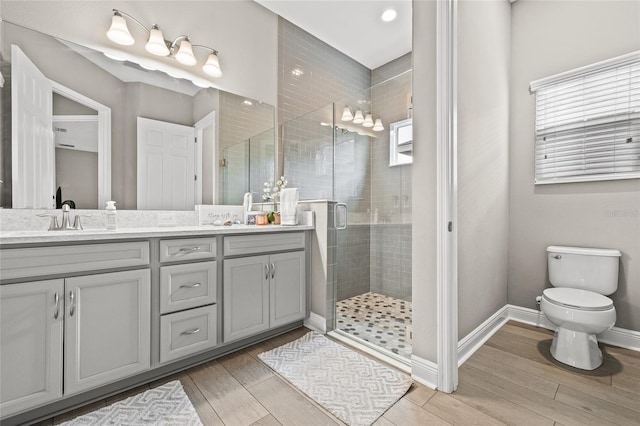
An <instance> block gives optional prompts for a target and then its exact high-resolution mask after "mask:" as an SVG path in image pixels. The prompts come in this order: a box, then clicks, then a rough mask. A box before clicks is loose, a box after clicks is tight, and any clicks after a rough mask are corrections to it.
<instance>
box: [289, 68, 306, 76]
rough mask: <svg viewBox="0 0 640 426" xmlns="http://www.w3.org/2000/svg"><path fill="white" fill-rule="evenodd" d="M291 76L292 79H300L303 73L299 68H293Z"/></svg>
mask: <svg viewBox="0 0 640 426" xmlns="http://www.w3.org/2000/svg"><path fill="white" fill-rule="evenodd" d="M291 74H292V75H293V76H294V77H300V76H301V75H302V74H304V71H302V70H301V69H300V68H294V69H292V70H291Z"/></svg>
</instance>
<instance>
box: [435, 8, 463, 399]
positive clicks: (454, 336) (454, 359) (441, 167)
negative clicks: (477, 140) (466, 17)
mask: <svg viewBox="0 0 640 426" xmlns="http://www.w3.org/2000/svg"><path fill="white" fill-rule="evenodd" d="M436 3H437V6H436V8H437V9H436V21H437V30H436V37H437V41H436V50H437V60H436V61H437V63H436V69H437V72H436V73H437V96H436V111H437V119H436V120H437V121H436V123H437V125H436V127H437V130H436V145H437V204H438V205H437V210H438V214H437V225H436V226H437V283H436V294H437V314H436V315H437V324H438V326H437V362H438V390H441V391H443V392H447V393H451V392H453V391H455V390H456V388H457V387H458V230H457V226H458V222H457V217H458V216H457V215H458V213H457V212H458V205H457V199H458V182H457V162H458V159H457V149H458V148H457V84H456V82H457V59H456V58H457V54H458V49H457V37H456V33H457V27H458V16H457V15H458V8H457V0H442V1H438V2H436Z"/></svg>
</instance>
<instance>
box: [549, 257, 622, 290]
mask: <svg viewBox="0 0 640 426" xmlns="http://www.w3.org/2000/svg"><path fill="white" fill-rule="evenodd" d="M620 256H622V253H620V250H613V249H596V248H584V247H564V246H549V247H547V265H548V268H549V281H550V282H551V285H553V286H554V287H570V288H579V289H582V290H589V291H593V292H596V293H600V294H604V295H609V294H611V293H613V292H615V291H616V290H617V289H618V269H619V259H620Z"/></svg>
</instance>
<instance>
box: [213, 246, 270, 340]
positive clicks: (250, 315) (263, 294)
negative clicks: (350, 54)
mask: <svg viewBox="0 0 640 426" xmlns="http://www.w3.org/2000/svg"><path fill="white" fill-rule="evenodd" d="M223 282H224V284H223V286H224V296H223V311H224V341H225V342H230V341H232V340H236V339H241V338H243V337H246V336H250V335H252V334H256V333H259V332H261V331H264V330H267V329H268V328H269V256H251V257H242V258H238V259H230V260H225V261H224V280H223Z"/></svg>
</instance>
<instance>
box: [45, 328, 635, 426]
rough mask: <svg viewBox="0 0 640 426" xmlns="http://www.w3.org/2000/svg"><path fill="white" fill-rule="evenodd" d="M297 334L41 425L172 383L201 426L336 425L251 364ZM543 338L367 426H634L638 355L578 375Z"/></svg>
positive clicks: (530, 335)
mask: <svg viewBox="0 0 640 426" xmlns="http://www.w3.org/2000/svg"><path fill="white" fill-rule="evenodd" d="M306 332H308V330H307V329H305V328H299V329H297V330H294V331H291V332H289V333H287V334H284V335H282V336H278V337H275V338H273V339H271V340H268V341H266V342H263V343H260V344H257V345H255V346H252V347H250V348H247V349H245V350H243V351H240V352H237V353H234V354H232V355H228V356H226V357H223V358H220V359H218V360H215V361H211V362H208V363H206V364H203V365H201V366H198V367H194V368H192V369H190V370H187V371H185V372H183V373H180V374H177V375H175V376H172V377H168V378H166V379H163V380H161V381H158V382H154V383H150V384H149V386H143V387H141V388H138V389H134V390H132V391H129V392H126V393H124V394H121V395H117V396H116V397H112V398H109V399H108V400H104V401H100V402H98V403H95V404H92V405H90V406H88V407H84V408H82V409H79V410H75V411H72V412H70V413H67V414H65V415H63V416H58V417H55V418H53V419H49V420H48V421H46V422H42V424H48V425H51V424H58V423H60V422H61V421H65V420H69V419H71V418H73V417H75V416H77V415H80V414H84V413H86V412H89V411H91V410H93V409H96V408H100V407H102V406H105V405H106V404H111V403H113V402H115V401H117V400H119V399H123V398H126V397H128V396H130V395H132V394H134V393H137V392H141V391H143V390H145V389H148V388H149V387H155V386H159V385H161V384H163V383H166V382H168V381H171V380H176V379H177V380H180V381H181V382H182V385H183V387H184V389H185V392H186V393H187V395H188V396H189V398H190V399H191V402H192V403H193V405H194V406H195V408H196V410H197V411H198V414H199V415H200V419H201V420H202V423H203V424H205V425H226V426H245V425H246V426H248V425H294V426H301V425H304V426H306V425H336V424H338V425H341V424H343V423H342V422H341V421H340V420H338V419H337V418H335V417H334V416H333V415H332V414H331V413H329V412H328V411H326V410H325V409H323V408H322V407H321V406H319V405H318V404H316V403H315V402H314V401H312V400H311V399H309V398H307V397H306V396H305V395H303V394H302V393H300V392H299V391H298V390H296V389H295V388H294V387H292V386H291V385H289V384H288V383H287V382H286V381H284V380H283V379H282V378H280V377H279V376H277V375H276V374H274V373H273V372H272V371H271V370H270V369H269V368H268V367H266V366H265V365H264V364H262V363H261V362H260V361H259V360H258V358H257V355H258V354H259V353H260V352H263V351H265V350H269V349H272V348H275V347H277V346H280V345H282V344H284V343H287V342H289V341H291V340H294V339H297V338H298V337H300V336H302V335H303V334H305V333H306ZM552 337H553V334H552V333H551V332H550V331H548V330H545V329H540V328H535V327H531V326H527V325H523V324H519V323H515V322H509V323H507V324H506V325H505V326H503V327H502V328H501V329H500V330H499V331H498V332H497V333H496V334H495V335H494V336H493V337H492V338H491V339H490V340H489V341H488V342H487V343H486V344H485V345H484V346H483V347H482V348H480V350H478V351H477V352H476V353H475V354H474V355H473V356H472V357H471V358H470V359H469V360H468V361H467V362H466V363H465V364H464V365H463V366H462V367H461V368H460V374H459V379H460V380H459V381H460V383H459V387H458V390H457V391H456V392H454V393H453V394H445V393H442V392H436V391H433V390H431V389H429V388H426V387H424V386H422V385H419V384H414V385H413V386H412V387H411V389H410V391H409V392H408V393H407V394H406V395H405V396H404V397H403V398H402V399H400V400H399V401H398V402H397V403H396V404H395V405H394V406H393V407H391V408H390V409H389V410H388V411H387V412H386V413H385V414H384V415H383V416H382V417H381V418H380V419H379V420H378V421H377V422H376V423H375V425H377V426H394V425H395V426H410V425H504V424H506V425H549V426H554V425H564V426H570V425H636V426H637V425H640V353H638V352H634V351H629V350H626V349H620V348H616V347H612V346H607V345H601V347H602V348H603V354H604V363H603V366H602V367H600V368H599V369H597V370H595V371H593V372H585V371H581V370H577V369H574V368H571V367H568V366H565V365H562V364H560V363H558V362H556V361H555V360H554V359H553V358H552V357H551V355H550V354H549V347H550V345H551V339H552Z"/></svg>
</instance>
